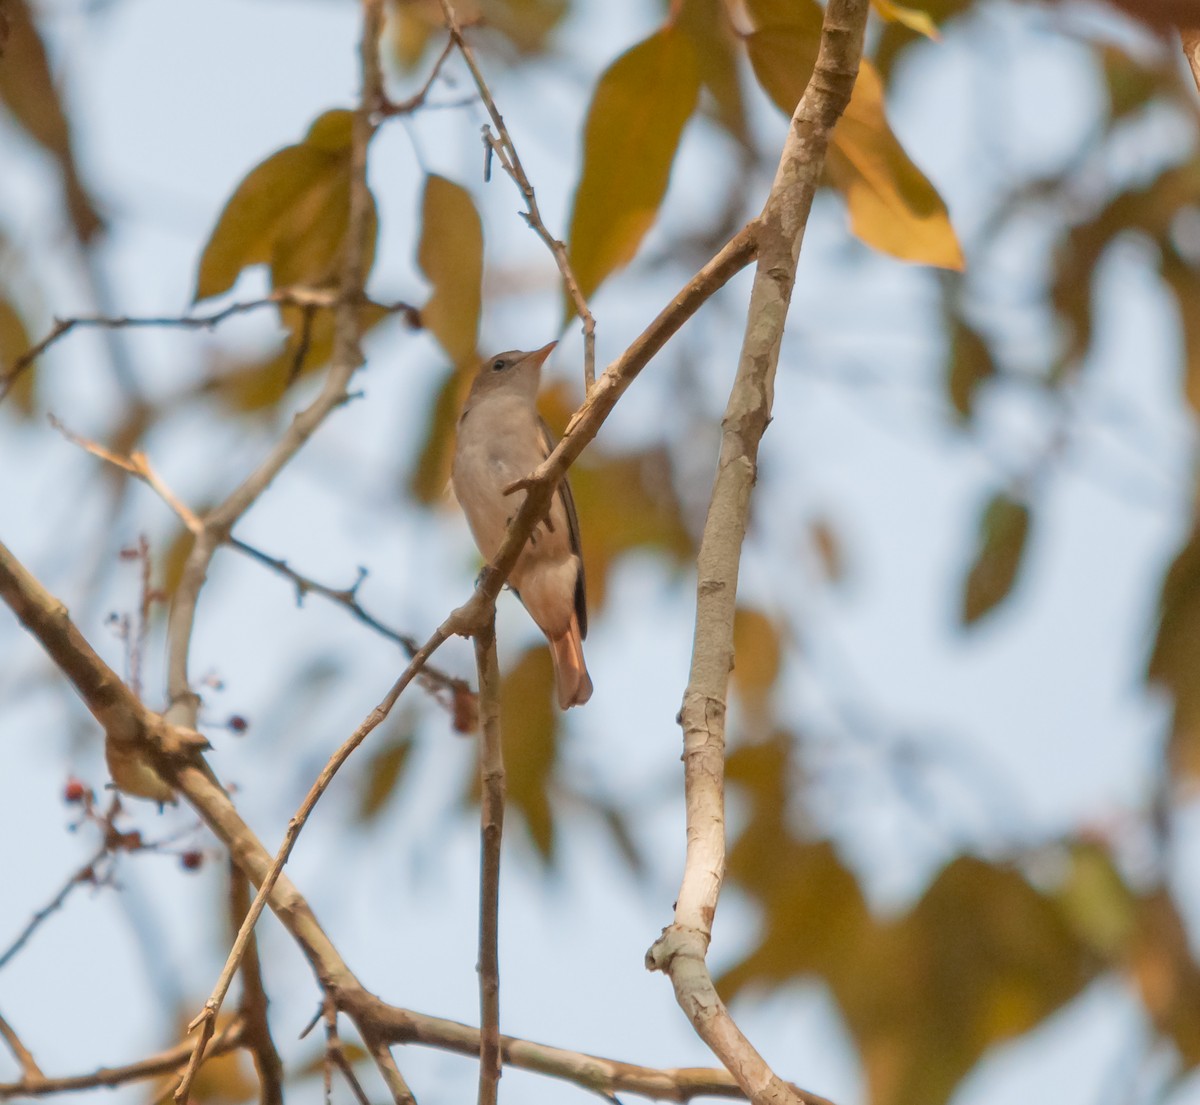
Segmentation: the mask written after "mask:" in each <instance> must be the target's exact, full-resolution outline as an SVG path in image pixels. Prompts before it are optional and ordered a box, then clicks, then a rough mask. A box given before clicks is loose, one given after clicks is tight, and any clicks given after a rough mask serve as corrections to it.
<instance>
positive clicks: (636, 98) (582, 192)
mask: <svg viewBox="0 0 1200 1105" xmlns="http://www.w3.org/2000/svg"><path fill="white" fill-rule="evenodd" d="M699 95H700V71H699V65H698V63H697V59H696V50H695V47H694V45H693V43H692V39H691V38H690V37H689V36H688V35H687V34H685V33H684V32H683V31H682V30H680V29H678V28H677V27H673V26H667V27H664V28H663V29H662V30H660V31H657V32H656V33H655V34H653V35H651V36H650V37H649V38H647V39H646V40H645V41H643V42H640V43H638V44H637V45H636V46H634V47H633V48H632V49H631V50H629V51H627V52H626V53H624V54H622V55H621V56H620V57H619V58H617V60H616V61H614V62H613V63H612V65H610V66H609V67H608V69H607V70H605V72H604V73H603V75H602V76H601V77H600V81H599V83H598V84H597V85H596V91H595V93H594V94H593V96H592V103H591V106H590V107H589V108H588V117H587V124H586V126H585V128H584V136H583V171H582V173H581V175H580V180H579V187H578V188H577V189H576V191H575V201H574V205H573V207H572V211H571V226H570V232H569V235H568V239H569V240H568V252H569V254H570V259H571V265H572V267H573V268H574V270H575V275H576V277H577V278H578V280H579V284H580V288H581V290H582V291H583V294H584V295H585V296H588V295H591V294H592V292H594V291H595V290H596V288H597V287H599V286H600V284H601V282H602V281H603V280H604V279H605V277H607V276H608V275H609V274H610V273H612V272H613V271H614V270H615V269H618V268H620V267H621V266H623V265H625V264H628V262H629V261H630V260H631V259H632V258H633V255H634V254H635V253H636V252H637V248H638V245H639V244H640V243H641V240H642V238H643V236H644V235H645V233H646V231H647V230H649V229H650V226H651V224H652V223H653V222H654V219H655V216H656V215H657V214H658V208H659V205H660V204H661V203H662V199H663V196H664V195H665V194H666V191H667V184H668V182H669V181H670V177H671V165H672V163H673V162H674V160H675V152H676V150H677V149H678V148H679V140H680V137H681V136H682V134H683V128H684V124H686V123H687V121H688V119H689V118H690V117H691V115H692V112H693V111H694V110H695V108H696V101H697V99H698V98H699ZM570 309H571V308H570V305H569V304H568V310H570Z"/></svg>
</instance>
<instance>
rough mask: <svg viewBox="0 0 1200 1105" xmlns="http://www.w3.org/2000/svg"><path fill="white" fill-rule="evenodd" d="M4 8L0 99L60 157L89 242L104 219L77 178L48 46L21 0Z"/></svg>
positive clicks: (73, 208)
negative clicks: (5, 28)
mask: <svg viewBox="0 0 1200 1105" xmlns="http://www.w3.org/2000/svg"><path fill="white" fill-rule="evenodd" d="M2 14H3V15H4V16H7V18H8V43H7V45H6V46H5V48H4V58H3V61H2V62H0V100H3V102H4V104H5V106H6V107H7V108H8V110H9V111H10V112H11V113H12V115H13V118H14V119H16V121H17V123H18V124H19V125H20V126H21V127H22V128H24V130H25V131H26V132H27V133H28V134H29V135H30V137H31V138H33V139H34V140H35V141H36V142H38V143H39V144H40V145H41V146H43V147H44V148H45V149H46V150H47V151H48V152H49V153H50V154H51V155H52V156H53V158H54V160H55V161H57V162H58V167H59V171H60V172H61V174H62V178H63V190H64V192H65V195H66V201H67V210H68V212H69V213H70V216H71V224H72V226H73V227H74V229H75V233H76V235H77V236H78V237H79V240H80V241H81V242H85V243H86V242H90V241H91V240H92V238H93V237H94V236H95V234H96V232H97V231H98V230H100V228H101V227H102V226H103V222H102V220H101V218H100V215H99V214H98V213H97V211H96V207H95V204H94V203H93V202H92V199H91V197H90V196H89V195H88V193H87V190H86V189H85V188H84V186H83V182H82V181H81V180H80V179H79V172H78V168H77V166H76V164H75V154H74V150H73V148H72V142H71V127H70V124H69V122H68V121H67V115H66V112H65V111H64V109H63V101H62V98H61V97H60V96H59V94H58V89H57V88H56V87H55V84H54V79H53V77H52V76H51V73H50V63H49V60H48V59H47V56H46V47H45V46H44V45H43V43H42V39H41V36H40V35H39V34H38V30H37V26H36V24H35V23H34V20H33V16H32V14H31V13H30V10H29V6H28V4H27V3H26V2H25V0H6V3H5V4H4V5H3V9H2Z"/></svg>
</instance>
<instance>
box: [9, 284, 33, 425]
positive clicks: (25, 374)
mask: <svg viewBox="0 0 1200 1105" xmlns="http://www.w3.org/2000/svg"><path fill="white" fill-rule="evenodd" d="M32 344H33V342H31V341H30V340H29V331H28V330H26V329H25V323H24V322H23V321H22V319H21V316H20V315H19V314H18V313H17V309H16V307H14V306H13V305H12V303H10V302H9V301H8V300H7V299H4V298H0V374H3V373H4V372H7V371H8V368H9V366H10V365H12V364H13V363H14V362H15V361H16V359H17V358H18V357H20V356H21V355H22V354H23V353H24V352H25V351H26V350H28V349H29V347H30V346H31V345H32ZM37 369H38V364H37V361H34V362H33V363H32V364H29V365H26V366H25V368H24V369H23V370H22V371H21V375H20V376H18V377H17V379H16V382H15V383H14V384H13V386H12V391H10V392H9V395H8V402H9V404H11V406H12V409H13V410H15V411H17V412H18V413H19V414H22V415H24V416H25V417H26V418H30V417H32V415H33V413H34V407H35V398H34V393H35V390H36V385H37Z"/></svg>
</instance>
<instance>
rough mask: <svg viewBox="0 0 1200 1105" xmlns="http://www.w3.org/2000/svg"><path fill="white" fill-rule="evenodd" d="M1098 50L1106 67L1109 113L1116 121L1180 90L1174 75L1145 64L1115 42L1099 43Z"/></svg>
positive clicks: (1160, 67) (1160, 68) (1105, 79)
mask: <svg viewBox="0 0 1200 1105" xmlns="http://www.w3.org/2000/svg"><path fill="white" fill-rule="evenodd" d="M1095 49H1096V51H1097V53H1098V54H1099V56H1100V61H1101V63H1102V65H1103V67H1104V83H1105V85H1106V87H1107V89H1108V100H1109V113H1110V115H1111V116H1112V118H1113V119H1114V120H1115V119H1121V118H1124V117H1125V116H1126V115H1131V114H1133V113H1134V112H1136V111H1140V110H1141V109H1142V108H1143V107H1145V106H1146V105H1147V104H1148V103H1149V102H1150V101H1151V100H1153V99H1155V98H1156V97H1157V96H1158V95H1160V94H1161V93H1163V92H1166V91H1168V90H1171V91H1174V90H1177V89H1178V84H1177V83H1176V82H1175V81H1174V80H1173V77H1174V74H1173V73H1171V72H1170V71H1169V70H1167V69H1166V68H1165V67H1163V66H1148V65H1143V64H1142V63H1141V62H1139V61H1137V60H1136V59H1134V58H1133V57H1131V56H1130V55H1129V54H1128V53H1127V52H1126V51H1125V50H1123V49H1121V47H1120V46H1117V45H1115V44H1113V43H1099V44H1097V45H1096V47H1095Z"/></svg>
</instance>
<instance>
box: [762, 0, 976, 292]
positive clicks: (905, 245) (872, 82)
mask: <svg viewBox="0 0 1200 1105" xmlns="http://www.w3.org/2000/svg"><path fill="white" fill-rule="evenodd" d="M814 9H815V10H814ZM819 10H820V9H816V8H815V5H812V6H810V5H807V4H805V5H801V6H799V7H798V8H797V11H796V14H795V15H794V17H793V18H792V19H791V20H790V21H789V22H788V23H787V24H785V25H783V26H770V27H765V28H763V29H762V30H759V31H756V32H755V33H754V34H752V35H749V36H748V37H747V39H746V46H747V50H748V52H749V55H750V63H751V65H752V66H753V68H754V72H755V75H756V76H757V77H758V81H759V84H761V85H762V87H763V89H764V90H765V91H766V93H767V95H769V96H770V97H771V99H772V100H773V101H774V102H775V104H776V106H778V107H779V108H780V109H781V110H782V111H784V112H786V113H787V114H788V115H791V113H792V112H793V111H795V109H796V105H797V104H798V103H799V102H800V97H801V96H802V95H803V94H804V88H805V86H806V85H807V84H808V79H809V77H810V76H811V75H812V70H813V66H814V65H815V64H816V58H817V49H818V47H819V44H820V22H819V18H818V16H819ZM825 168H826V172H827V173H828V176H829V180H830V182H831V183H832V184H833V185H834V187H835V188H837V189H838V191H840V192H841V193H842V194H843V195H844V196H845V198H846V203H847V206H848V207H849V210H850V228H851V230H852V231H853V232H854V234H855V236H856V237H857V238H859V239H860V240H861V241H863V242H865V243H866V244H867V245H869V246H872V247H874V248H875V249H878V250H880V251H882V252H883V253H887V254H890V255H891V256H893V257H898V258H900V259H901V260H905V261H915V262H919V263H921V264H926V265H936V266H938V267H939V268H946V269H956V270H958V269H962V267H963V257H962V250H961V249H960V248H959V244H958V238H957V237H956V236H955V234H954V229H953V228H952V227H951V225H950V218H949V215H948V214H947V212H946V206H945V204H944V203H942V200H941V197H940V196H939V195H938V194H937V191H936V189H935V188H934V187H933V185H932V184H930V182H929V181H928V179H927V178H926V177H925V175H924V174H923V173H922V172H921V170H920V169H918V168H917V167H916V165H914V164H913V163H912V161H911V160H910V159H909V156H908V154H906V153H905V152H904V148H903V147H902V146H901V145H900V143H899V142H898V141H897V139H896V136H895V135H894V134H893V133H892V130H891V127H889V126H888V121H887V116H886V115H885V113H884V105H883V83H882V82H881V81H880V79H879V74H878V73H877V72H876V71H875V69H874V68H873V67H872V66H871V63H870V62H868V61H866V60H864V61H863V62H862V64H861V66H860V68H859V71H858V80H857V81H855V84H854V93H853V95H852V96H851V98H850V104H849V106H848V107H847V108H846V112H845V114H844V115H843V116H842V118H841V119H839V120H838V124H837V126H836V127H835V128H834V131H833V135H832V137H831V139H830V144H829V150H828V153H827V154H826V161H825Z"/></svg>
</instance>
